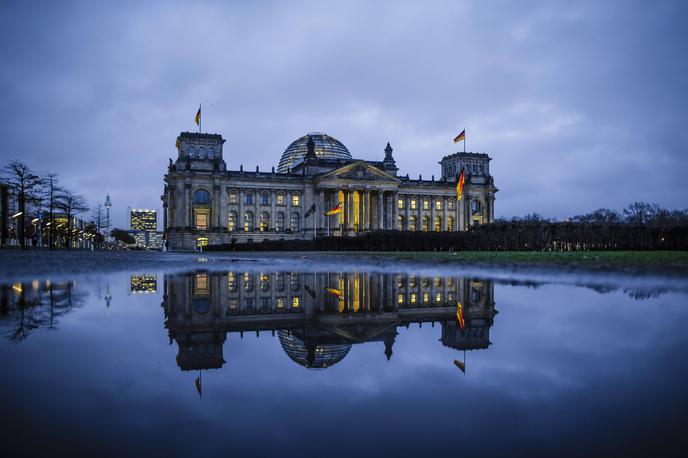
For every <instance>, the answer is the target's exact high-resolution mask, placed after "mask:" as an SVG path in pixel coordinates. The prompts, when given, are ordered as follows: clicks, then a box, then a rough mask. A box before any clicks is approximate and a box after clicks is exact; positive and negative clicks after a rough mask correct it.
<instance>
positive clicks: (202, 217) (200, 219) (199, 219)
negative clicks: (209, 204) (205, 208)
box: [196, 212, 208, 229]
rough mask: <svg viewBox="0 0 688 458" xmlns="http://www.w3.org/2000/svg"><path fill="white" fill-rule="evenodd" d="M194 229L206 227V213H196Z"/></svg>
mask: <svg viewBox="0 0 688 458" xmlns="http://www.w3.org/2000/svg"><path fill="white" fill-rule="evenodd" d="M196 229H208V213H207V212H197V213H196Z"/></svg>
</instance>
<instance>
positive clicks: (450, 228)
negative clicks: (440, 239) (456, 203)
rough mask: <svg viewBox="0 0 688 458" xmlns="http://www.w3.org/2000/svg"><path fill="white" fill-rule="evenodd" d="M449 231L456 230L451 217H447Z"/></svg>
mask: <svg viewBox="0 0 688 458" xmlns="http://www.w3.org/2000/svg"><path fill="white" fill-rule="evenodd" d="M447 230H448V231H453V230H454V218H453V217H451V216H448V217H447Z"/></svg>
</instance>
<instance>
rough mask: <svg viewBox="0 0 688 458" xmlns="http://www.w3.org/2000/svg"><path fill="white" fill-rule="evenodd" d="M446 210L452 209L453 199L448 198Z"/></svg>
mask: <svg viewBox="0 0 688 458" xmlns="http://www.w3.org/2000/svg"><path fill="white" fill-rule="evenodd" d="M447 210H454V199H449V200H448V201H447Z"/></svg>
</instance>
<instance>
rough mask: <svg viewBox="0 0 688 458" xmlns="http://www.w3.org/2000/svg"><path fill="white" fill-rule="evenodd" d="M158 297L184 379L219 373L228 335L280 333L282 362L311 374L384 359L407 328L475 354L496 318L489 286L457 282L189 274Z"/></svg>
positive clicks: (173, 278)
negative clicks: (362, 348)
mask: <svg viewBox="0 0 688 458" xmlns="http://www.w3.org/2000/svg"><path fill="white" fill-rule="evenodd" d="M164 291H165V294H164V298H163V303H162V306H163V308H164V310H165V316H166V323H165V324H166V327H167V329H168V331H169V336H170V341H172V340H175V341H176V342H177V344H178V346H179V353H178V355H177V363H178V364H179V366H180V368H181V369H183V370H195V369H209V368H219V367H221V366H222V365H223V363H224V359H223V353H222V347H223V344H224V341H225V339H226V334H227V333H228V332H235V333H237V332H238V333H239V334H241V335H243V333H244V332H251V331H255V332H256V333H257V334H258V335H259V334H260V331H271V332H272V333H273V334H274V333H275V332H276V331H279V332H278V336H279V340H280V343H281V344H282V348H283V349H284V351H285V352H286V353H287V355H288V356H289V357H290V358H291V359H292V360H294V361H295V362H297V363H299V364H301V365H303V366H305V367H308V368H313V369H315V368H326V367H330V366H332V365H333V364H336V363H337V362H339V361H341V360H342V359H343V358H344V357H345V356H346V355H347V354H348V352H349V351H350V349H351V347H352V345H354V344H360V343H364V342H383V343H384V345H385V355H386V356H387V359H389V358H390V357H391V356H392V346H393V345H394V341H395V339H396V335H397V328H398V327H399V326H406V327H408V326H409V325H410V324H412V323H432V324H433V326H434V324H435V323H439V324H440V325H441V327H442V333H441V339H440V340H441V342H442V344H443V345H445V346H447V347H450V348H455V349H458V350H473V349H483V348H487V347H488V345H489V344H490V341H489V329H490V326H492V322H493V317H494V315H495V314H496V311H495V309H494V300H493V286H492V283H491V282H488V281H476V280H470V279H465V278H462V277H419V276H412V275H405V274H403V275H402V274H379V273H367V272H362V273H341V274H340V273H319V274H315V273H298V272H256V273H251V272H209V271H197V272H194V273H189V274H185V275H166V276H165V279H164ZM458 303H461V304H463V317H464V321H465V325H464V328H463V329H461V328H460V327H459V325H458V323H457V319H456V313H457V304H458Z"/></svg>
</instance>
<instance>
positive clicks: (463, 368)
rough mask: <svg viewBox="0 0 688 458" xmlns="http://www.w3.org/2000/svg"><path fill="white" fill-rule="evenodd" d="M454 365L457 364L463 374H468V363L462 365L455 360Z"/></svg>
mask: <svg viewBox="0 0 688 458" xmlns="http://www.w3.org/2000/svg"><path fill="white" fill-rule="evenodd" d="M454 364H456V367H458V368H459V369H461V372H463V373H464V374H465V373H466V363H462V362H461V361H459V360H458V359H455V360H454Z"/></svg>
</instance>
